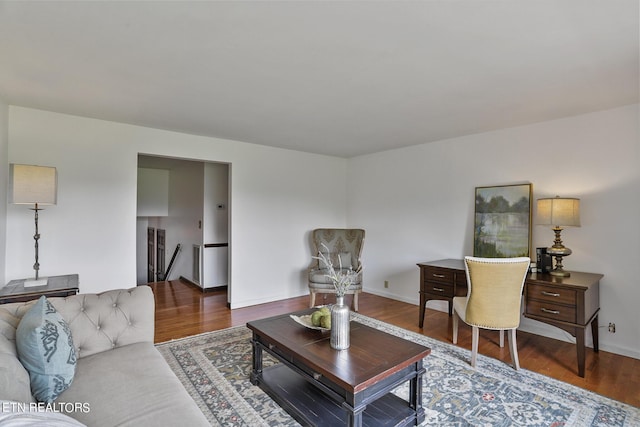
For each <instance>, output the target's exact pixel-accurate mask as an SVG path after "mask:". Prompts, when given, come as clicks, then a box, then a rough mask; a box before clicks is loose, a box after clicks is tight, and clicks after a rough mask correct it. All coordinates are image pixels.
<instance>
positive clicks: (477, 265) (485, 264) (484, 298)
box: [465, 257, 530, 329]
mask: <svg viewBox="0 0 640 427" xmlns="http://www.w3.org/2000/svg"><path fill="white" fill-rule="evenodd" d="M529 262H530V260H529V258H525V257H518V258H477V257H465V269H466V273H467V285H468V294H467V295H468V296H467V298H468V301H467V309H466V313H465V322H466V323H468V324H470V325H474V326H478V327H481V328H488V329H513V328H517V327H518V325H519V324H520V305H521V304H520V303H521V300H522V287H523V286H524V281H525V278H526V276H527V271H528V269H529Z"/></svg>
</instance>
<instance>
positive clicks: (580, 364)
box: [575, 328, 586, 378]
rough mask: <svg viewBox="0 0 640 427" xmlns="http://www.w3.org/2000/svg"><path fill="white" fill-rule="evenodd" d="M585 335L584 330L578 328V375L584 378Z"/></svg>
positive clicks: (576, 334)
mask: <svg viewBox="0 0 640 427" xmlns="http://www.w3.org/2000/svg"><path fill="white" fill-rule="evenodd" d="M585 333H586V331H585V330H584V329H582V328H576V333H575V336H576V348H577V350H578V375H579V376H580V377H582V378H584V360H585V345H584V341H585V339H584V338H585V337H584V336H585Z"/></svg>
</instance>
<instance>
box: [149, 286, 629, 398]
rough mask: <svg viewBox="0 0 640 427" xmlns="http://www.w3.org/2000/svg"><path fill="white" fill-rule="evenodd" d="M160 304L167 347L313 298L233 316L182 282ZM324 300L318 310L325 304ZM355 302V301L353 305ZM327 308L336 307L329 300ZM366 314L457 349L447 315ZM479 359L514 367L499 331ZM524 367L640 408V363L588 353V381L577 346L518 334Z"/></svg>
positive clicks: (158, 336)
mask: <svg viewBox="0 0 640 427" xmlns="http://www.w3.org/2000/svg"><path fill="white" fill-rule="evenodd" d="M150 286H151V288H152V289H153V292H154V295H155V299H156V329H155V342H164V341H169V340H172V339H177V338H183V337H186V336H190V335H196V334H200V333H203V332H209V331H214V330H219V329H225V328H228V327H231V326H237V325H244V324H245V323H247V322H248V321H251V320H256V319H261V318H264V317H269V316H275V315H277V314H283V313H288V312H292V311H296V310H302V309H304V308H307V307H308V304H309V297H308V296H303V297H297V298H290V299H286V300H282V301H276V302H272V303H267V304H260V305H255V306H251V307H246V308H239V309H234V310H230V309H228V308H227V293H226V291H224V290H222V291H215V292H205V293H203V292H202V291H201V290H200V289H199V288H196V287H195V286H193V285H190V284H187V283H183V282H180V281H177V280H176V281H170V282H158V283H153V284H151V285H150ZM322 301H323V300H322V299H320V301H318V302H317V303H318V304H322ZM347 301H348V302H350V299H347ZM327 302H333V299H332V298H331V297H328V299H327ZM359 308H360V311H359V312H360V313H361V314H364V315H365V316H369V317H373V318H376V319H378V320H381V321H384V322H387V323H390V324H393V325H396V326H399V327H401V328H404V329H407V330H410V331H413V332H417V333H420V334H423V335H426V336H429V337H431V338H434V339H437V340H440V341H444V342H447V343H451V328H452V320H451V318H450V317H449V316H448V314H447V313H444V312H440V311H436V310H431V309H429V308H428V307H427V310H426V315H425V322H424V328H423V329H420V328H419V327H418V312H419V309H418V306H416V305H412V304H408V303H405V302H402V301H397V300H392V299H389V298H383V297H380V296H377V295H373V294H368V293H362V294H360V301H359ZM458 346H460V347H463V348H467V349H470V348H471V328H470V327H468V326H467V325H464V324H461V326H460V332H459V335H458ZM478 351H479V353H480V354H483V355H485V356H490V357H493V358H496V359H499V360H502V361H504V362H505V363H509V364H510V363H511V356H510V354H509V348H508V346H507V345H506V343H505V347H504V348H500V346H499V345H498V334H497V332H494V331H484V330H483V331H481V332H480V345H479V350H478ZM518 354H519V359H520V366H521V367H522V368H524V369H528V370H530V371H534V372H538V373H540V374H543V375H546V376H549V377H552V378H555V379H558V380H560V381H564V382H567V383H570V384H573V385H575V386H578V387H582V388H584V389H587V390H591V391H594V392H596V393H599V394H602V395H604V396H607V397H610V398H612V399H615V400H619V401H621V402H625V403H628V404H630V405H633V406H637V407H640V360H638V359H633V358H630V357H625V356H620V355H617V354H613V353H608V352H605V351H602V350H600V352H599V353H594V352H593V350H592V349H590V348H587V357H586V363H585V366H586V369H585V377H584V378H580V377H579V376H578V373H577V369H578V368H577V359H576V347H575V345H574V344H571V343H567V342H564V341H559V340H555V339H551V338H547V337H543V336H540V335H534V334H529V333H526V332H518Z"/></svg>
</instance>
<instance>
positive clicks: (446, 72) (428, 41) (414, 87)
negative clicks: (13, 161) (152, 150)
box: [0, 0, 640, 157]
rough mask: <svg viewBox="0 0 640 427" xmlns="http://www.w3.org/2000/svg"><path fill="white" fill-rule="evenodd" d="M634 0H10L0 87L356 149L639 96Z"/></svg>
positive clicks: (196, 130) (222, 133)
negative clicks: (42, 0) (73, 0)
mask: <svg viewBox="0 0 640 427" xmlns="http://www.w3.org/2000/svg"><path fill="white" fill-rule="evenodd" d="M638 9H639V2H638V0H615V1H614V0H518V1H516V0H425V1H418V2H413V1H256V2H252V1H195V2H192V1H139V2H133V1H77V2H72V1H66V2H62V1H45V2H38V1H0V99H2V100H4V101H5V102H6V103H9V104H12V105H18V106H25V107H31V108H38V109H44V110H51V111H56V112H61V113H68V114H74V115H79V116H86V117H93V118H98V119H105V120H111V121H117V122H123V123H131V124H136V125H142V126H149V127H154V128H160V129H167V130H174V131H179V132H185V133H190V134H196V135H206V136H214V137H219V138H226V139H232V140H238V141H245V142H251V143H256V144H263V145H270V146H276V147H283V148H290V149H295V150H301V151H307V152H312V153H320V154H327V155H333V156H341V157H352V156H356V155H362V154H368V153H374V152H378V151H383V150H389V149H394V148H398V147H406V146H411V145H415V144H423V143H428V142H433V141H439V140H443V139H447V138H453V137H457V136H462V135H469V134H474V133H480V132H486V131H491V130H495V129H502V128H507V127H513V126H519V125H524V124H530V123H536V122H541V121H546V120H553V119H557V118H562V117H568V116H572V115H577V114H582V113H586V112H591V111H598V110H603V109H608V108H614V107H618V106H622V105H628V104H632V103H637V102H638V101H639V84H638V79H639V62H640V59H639V52H640V49H639V10H638Z"/></svg>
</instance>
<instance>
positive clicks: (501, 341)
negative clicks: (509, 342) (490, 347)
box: [498, 329, 504, 348]
mask: <svg viewBox="0 0 640 427" xmlns="http://www.w3.org/2000/svg"><path fill="white" fill-rule="evenodd" d="M498 332H499V333H500V348H502V347H504V329H500V330H499V331H498Z"/></svg>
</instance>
